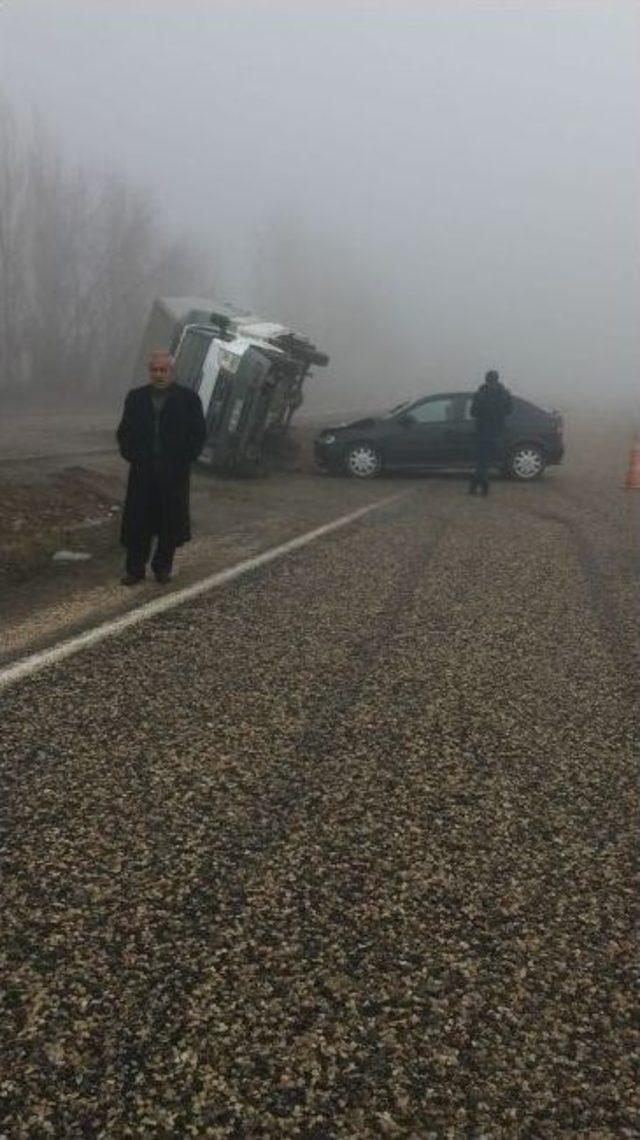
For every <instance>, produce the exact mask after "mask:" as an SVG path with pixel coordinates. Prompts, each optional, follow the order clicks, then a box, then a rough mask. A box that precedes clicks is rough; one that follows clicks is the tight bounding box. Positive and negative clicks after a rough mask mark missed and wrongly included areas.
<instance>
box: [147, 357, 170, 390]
mask: <svg viewBox="0 0 640 1140" xmlns="http://www.w3.org/2000/svg"><path fill="white" fill-rule="evenodd" d="M149 383H150V384H152V385H153V387H154V388H158V389H159V390H160V391H162V390H163V389H164V388H168V387H169V385H170V384H172V383H173V361H172V359H171V357H170V356H165V355H164V354H161V353H157V354H154V355H153V356H152V357H151V358H150V360H149Z"/></svg>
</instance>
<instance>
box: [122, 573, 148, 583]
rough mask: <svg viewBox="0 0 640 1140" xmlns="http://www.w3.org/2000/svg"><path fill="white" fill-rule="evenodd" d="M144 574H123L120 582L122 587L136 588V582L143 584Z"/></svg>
mask: <svg viewBox="0 0 640 1140" xmlns="http://www.w3.org/2000/svg"><path fill="white" fill-rule="evenodd" d="M144 578H145V576H144V574H125V575H124V577H123V578H121V579H120V582H121V584H122V585H123V586H137V585H138V582H144Z"/></svg>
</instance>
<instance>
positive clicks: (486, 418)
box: [471, 384, 513, 439]
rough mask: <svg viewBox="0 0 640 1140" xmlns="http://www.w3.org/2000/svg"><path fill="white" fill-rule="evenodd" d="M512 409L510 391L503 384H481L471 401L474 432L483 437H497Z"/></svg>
mask: <svg viewBox="0 0 640 1140" xmlns="http://www.w3.org/2000/svg"><path fill="white" fill-rule="evenodd" d="M512 411H513V400H512V399H511V393H510V392H509V389H508V388H505V387H504V385H503V384H494V385H493V386H492V385H490V384H482V385H481V386H480V387H479V388H478V390H477V392H476V394H475V396H474V397H473V400H472V401H471V416H472V418H473V419H474V420H475V421H476V433H477V434H478V436H481V437H482V438H484V439H497V438H498V436H499V435H500V434H501V432H502V431H503V429H504V421H505V420H506V418H507V416H509V415H511V412H512Z"/></svg>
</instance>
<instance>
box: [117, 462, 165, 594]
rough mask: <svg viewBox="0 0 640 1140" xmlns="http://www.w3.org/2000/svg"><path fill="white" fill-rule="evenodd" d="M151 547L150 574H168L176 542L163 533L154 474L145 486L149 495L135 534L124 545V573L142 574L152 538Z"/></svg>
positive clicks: (160, 499) (163, 528) (163, 523)
mask: <svg viewBox="0 0 640 1140" xmlns="http://www.w3.org/2000/svg"><path fill="white" fill-rule="evenodd" d="M154 538H155V539H156V543H155V550H154V552H153V557H152V558H151V569H152V570H153V573H154V574H170V573H171V568H172V566H173V556H174V554H175V552H176V544H175V542H173V541H172V539H171V538H170V536H169V535H168V533H167V528H166V520H165V518H164V511H163V509H162V493H161V488H160V481H159V479H158V478H155V479H154V480H153V481H152V482H151V484H150V486H149V498H148V503H147V510H146V514H145V519H144V521H143V524H142V526H141V528H140V530H139V531H138V533H137V534H136V536H135V538H134V539H133V540H132V541H131V542H130V543H129V545H128V546H127V573H128V574H132V575H133V576H134V577H135V578H143V577H144V575H145V572H146V569H147V563H148V561H149V558H150V557H151V548H152V546H153V540H154Z"/></svg>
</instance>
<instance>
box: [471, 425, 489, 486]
mask: <svg viewBox="0 0 640 1140" xmlns="http://www.w3.org/2000/svg"><path fill="white" fill-rule="evenodd" d="M494 454H495V438H494V437H493V436H492V435H481V434H478V435H477V436H476V467H475V471H474V472H473V475H472V476H471V488H470V489H471V490H472V491H475V490H476V489H477V488H478V487H480V489H481V490H482V491H483V492H484V494H485V495H486V494H487V493H488V491H489V470H490V467H491V463H492V461H493V457H494Z"/></svg>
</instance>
